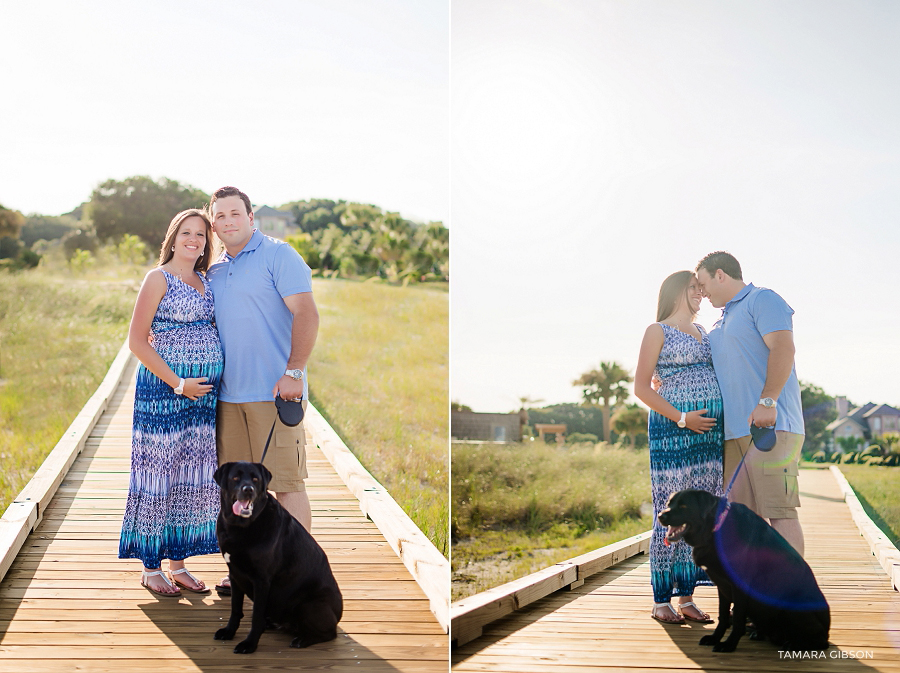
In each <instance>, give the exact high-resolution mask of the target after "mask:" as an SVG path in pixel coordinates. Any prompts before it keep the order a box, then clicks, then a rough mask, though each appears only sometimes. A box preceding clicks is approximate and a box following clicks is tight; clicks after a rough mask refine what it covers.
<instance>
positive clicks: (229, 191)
mask: <svg viewBox="0 0 900 673" xmlns="http://www.w3.org/2000/svg"><path fill="white" fill-rule="evenodd" d="M226 196H240V197H241V201H243V202H244V206H245V207H246V208H247V214H248V215H249V214H250V212H251V211H252V210H253V206H251V205H250V197H249V196H247V195H246V194H244V192H242V191H241V190H240V189H238V188H237V187H219V188H218V189H217V190H216V191H214V192H213V195H212V196H211V197H209V216H210V218H211V217H212V211H213V204H214V203H215V202H216V200H217V199H223V198H225V197H226Z"/></svg>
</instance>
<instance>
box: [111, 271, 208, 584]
mask: <svg viewBox="0 0 900 673" xmlns="http://www.w3.org/2000/svg"><path fill="white" fill-rule="evenodd" d="M163 274H165V277H166V285H167V288H166V293H165V295H163V298H162V300H160V302H159V308H158V309H157V310H156V315H155V316H154V317H153V323H152V325H151V328H150V331H151V334H152V335H153V348H154V349H155V350H156V352H157V353H159V355H160V356H161V357H162V359H163V360H165V362H166V364H168V365H169V366H170V367H171V368H172V370H173V371H174V372H175V373H176V374H177V375H178V376H179V377H182V378H193V377H200V376H205V377H207V378H208V379H209V380H208V383H211V384H212V386H213V389H212V391H211V392H209V393H207V394H206V395H204V396H203V397H200V398H198V399H197V400H190V399H188V398H187V397H184V396H182V395H176V394H175V392H174V391H173V390H172V387H171V386H169V385H168V384H167V383H165V382H163V381H162V380H160V379H159V378H157V377H156V376H155V375H153V374H151V373H150V372H149V371H148V370H147V369H146V367H144V366H143V365H141V366H140V367H139V368H138V372H137V385H136V388H135V395H134V422H133V428H132V435H131V480H130V483H129V486H128V501H127V503H126V505H125V519H124V521H123V522H122V535H121V538H120V540H119V558H139V559H141V561H143V563H144V566H146V567H147V568H158V567H159V566H160V562H161V560H162V559H164V558H168V559H173V560H176V561H180V560H183V559H185V558H187V557H189V556H196V555H199V554H211V553H215V552H218V551H219V547H218V544H217V542H216V516H217V514H218V512H219V487H218V486H217V485H216V483H215V482H214V481H213V473H214V472H215V470H216V466H217V459H216V426H215V423H216V399H217V396H218V389H219V379H220V378H221V376H222V365H223V359H222V347H221V345H220V344H219V335H218V333H217V332H216V328H215V325H214V324H213V315H214V314H213V296H212V291H211V290H210V288H209V283H208V281H207V280H206V278H205V277H203V276H200V278H201V279H202V280H203V287H204V289H205V293H204V294H203V295H201V294H200V293H199V292H197V290H195V289H194V288H193V287H191V286H190V285H188V284H187V283H185V282H183V281H182V280H181V279H179V278H178V277H177V276H173V275H171V274H170V273H168V272H166V271H164V270H163Z"/></svg>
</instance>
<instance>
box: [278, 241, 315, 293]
mask: <svg viewBox="0 0 900 673" xmlns="http://www.w3.org/2000/svg"><path fill="white" fill-rule="evenodd" d="M274 266H275V268H274V274H273V275H274V278H275V289H276V290H278V294H280V295H281V297H282V299H283V298H284V297H290V296H291V295H292V294H300V293H301V292H312V271H311V270H310V268H309V265H308V264H307V263H306V262H305V261H304V260H303V258H302V257H301V256H300V253H298V252H297V251H296V250H294V249H293V248H292V247H291V246H290V245H288V244H283V245H279V246H278V250H276V252H275V265H274Z"/></svg>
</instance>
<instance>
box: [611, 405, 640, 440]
mask: <svg viewBox="0 0 900 673" xmlns="http://www.w3.org/2000/svg"><path fill="white" fill-rule="evenodd" d="M612 428H613V430H615V431H616V433H617V434H619V435H621V436H622V437H626V438H627V439H628V443H629V444H632V445H634V444H635V439H636V438H637V436H638V435H640V434H641V433H644V432H647V410H646V409H644V408H643V407H641V406H640V405H637V404H628V405H626V406H624V407H619V408H618V409H616V413H614V414H613V416H612Z"/></svg>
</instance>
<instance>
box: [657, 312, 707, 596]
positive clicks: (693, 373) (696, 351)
mask: <svg viewBox="0 0 900 673" xmlns="http://www.w3.org/2000/svg"><path fill="white" fill-rule="evenodd" d="M657 324H659V325H660V326H661V327H662V330H663V333H664V335H665V340H664V342H663V347H662V350H661V351H660V353H659V360H658V361H657V364H656V370H655V372H654V373H655V375H656V376H657V377H658V378H659V379H660V380H661V381H662V385H661V386H660V388H659V390H658V391H657V392H658V393H659V394H660V395H662V396H663V397H664V398H665V399H666V400H667V401H668V402H669V403H670V404H671V405H672V406H673V407H675V408H676V409H678V410H679V411H694V410H696V409H708V410H709V411H707V412H706V414H704V415H705V416H711V417H714V418H715V419H716V425H715V426H714V427H713V428H712V429H711V430H710V431H709V432H705V433H703V434H697V433H696V432H694V431H693V430H690V429H688V428H679V427H678V425H677V424H676V423H675V422H674V421H670V420H669V419H668V418H666V417H665V416H661V415H660V414H658V413H656V412H655V411H651V412H650V419H649V423H648V430H647V435H648V437H649V441H650V486H651V489H652V491H653V509H654V523H653V536H652V538H651V540H650V583H651V585H652V586H653V600H654V601H655V602H656V603H666V602H668V601H669V600H670V599H671V597H672V596H691V595H693V593H694V587H695V586H696V585H698V584H706V585H709V584H710V581H709V578H708V577H707V576H706V573H705V572H704V571H703V570H702V569H701V568H699V567H697V565H695V564H694V561H693V559H692V558H691V547H690V546H689V545H688V544H687V543H686V542H684V541H683V540H679V541H678V542H676V543H674V544H673V545H672V546H669V547H667V546H666V545H665V537H666V529H665V527H663V526H662V525H661V524H660V523H659V521H658V520H657V519H656V517H657V516H658V515H659V512H660V511H661V510H663V509H665V506H666V502H667V501H668V499H669V496H670V495H672V494H673V493H675V492H677V491H680V490H682V489H685V488H697V489H702V490H704V491H709V492H710V493H714V494H716V495H722V445H723V443H724V438H725V435H724V428H723V415H722V394H721V393H720V392H719V384H718V382H717V381H716V373H715V371H714V370H713V364H712V354H711V351H710V347H709V336H708V335H707V334H706V330H704V329H703V327H702V326H700V325H696V327H697V328H698V329H699V330H700V334H701V335H702V342H701V341H697V340H696V339H695V338H694V337H692V336H691V335H690V334H686V333H685V332H682V331H681V330H679V329H676V328H675V327H671V326H669V325H665V324H663V323H657Z"/></svg>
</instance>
